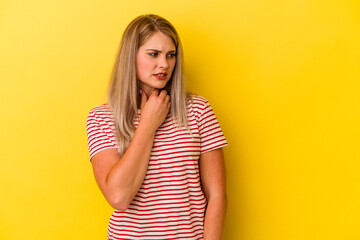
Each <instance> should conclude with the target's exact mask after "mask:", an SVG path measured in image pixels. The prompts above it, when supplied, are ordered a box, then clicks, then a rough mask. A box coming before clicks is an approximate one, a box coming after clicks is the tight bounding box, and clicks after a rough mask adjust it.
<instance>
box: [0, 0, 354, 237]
mask: <svg viewBox="0 0 360 240" xmlns="http://www.w3.org/2000/svg"><path fill="white" fill-rule="evenodd" d="M144 13H155V14H159V15H161V16H163V17H165V18H167V19H168V20H170V21H171V22H172V23H173V24H174V25H175V27H176V28H177V30H178V32H179V34H180V36H181V38H182V41H183V45H184V49H185V61H186V75H187V80H188V84H189V90H191V91H192V92H196V93H198V94H200V95H202V96H204V97H206V98H207V99H208V100H209V101H210V103H211V104H212V106H213V108H214V109H215V112H216V115H217V116H218V119H219V121H220V124H221V126H222V128H223V131H224V133H225V135H226V137H227V139H228V142H229V146H228V147H226V148H225V156H226V164H227V170H228V173H227V174H228V184H227V185H228V197H229V210H228V215H227V222H226V229H225V239H226V240H232V239H234V240H237V239H244V240H304V239H306V240H322V239H324V240H325V239H326V240H335V239H336V240H338V239H339V240H355V239H360V219H359V218H360V217H359V216H360V190H359V189H360V174H359V170H360V154H359V151H360V148H359V143H360V141H359V137H360V128H359V124H360V111H359V106H360V105H359V104H360V97H359V96H360V82H359V80H360V72H359V71H360V70H359V69H360V4H359V2H358V1H355V0H338V1H335V0H318V1H313V0H287V1H285V0H272V1H267V0H239V1H209V0H207V1H205V0H204V1H196V0H195V1H194V0H182V1H174V0H166V1H159V0H152V1H145V0H141V1H133V2H131V1H116V0H112V1H110V0H109V1H95V0H86V1H85V0H78V1H73V0H62V1H57V0H56V1H45V0H32V1H25V0H2V1H0V56H1V58H0V80H1V87H0V98H1V118H0V128H1V129H0V131H1V132H0V150H1V151H0V154H1V155H0V192H1V197H0V239H4V240H5V239H6V240H13V239H16V240H20V239H21V240H23V239H37V240H39V239H55V240H56V239H62V240H63V239H96V240H97V239H105V238H106V229H107V223H108V219H109V217H110V214H111V211H112V210H111V208H110V207H109V206H108V204H107V203H106V201H105V200H104V198H103V196H102V195H101V193H100V191H99V190H98V188H97V186H96V183H95V181H94V178H93V175H92V169H91V164H90V163H89V160H88V152H87V142H86V133H85V121H86V117H87V114H88V112H89V110H90V109H91V108H92V107H94V106H97V105H99V104H101V103H103V101H104V99H105V90H106V87H107V84H108V78H109V74H110V70H111V67H112V64H113V60H114V56H115V51H116V48H117V46H118V42H119V40H120V37H121V35H122V32H123V30H124V28H125V26H126V25H127V24H128V23H129V22H130V21H131V20H132V19H133V18H135V17H136V16H138V15H140V14H144Z"/></svg>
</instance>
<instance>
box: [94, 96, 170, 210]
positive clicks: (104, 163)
mask: <svg viewBox="0 0 360 240" xmlns="http://www.w3.org/2000/svg"><path fill="white" fill-rule="evenodd" d="M169 109H170V102H169V96H168V95H167V93H166V91H165V90H163V91H161V93H160V95H158V90H154V91H153V92H152V94H151V95H150V97H149V100H147V98H146V95H145V93H144V92H143V93H142V94H141V119H140V122H139V125H138V127H137V129H136V131H135V134H134V137H133V139H132V140H131V142H130V145H129V147H128V149H127V150H126V151H125V153H124V155H123V156H120V155H119V154H118V153H117V151H116V150H115V149H106V150H103V151H101V152H99V153H97V154H95V155H94V156H93V157H92V161H91V162H92V166H93V171H94V176H95V180H96V182H97V184H98V186H99V188H100V190H101V192H102V193H103V194H104V196H105V198H106V200H107V201H108V202H109V204H110V205H111V206H112V207H113V208H115V209H118V210H125V209H126V208H127V207H128V205H129V204H130V202H131V201H132V199H133V198H134V197H135V195H136V193H137V191H138V190H139V188H140V187H141V184H142V182H143V180H144V178H145V175H146V171H147V166H148V163H149V158H150V154H151V149H152V145H153V141H154V136H155V132H156V129H157V128H158V127H159V126H160V125H161V123H162V122H163V121H164V120H165V118H166V115H167V113H168V112H169Z"/></svg>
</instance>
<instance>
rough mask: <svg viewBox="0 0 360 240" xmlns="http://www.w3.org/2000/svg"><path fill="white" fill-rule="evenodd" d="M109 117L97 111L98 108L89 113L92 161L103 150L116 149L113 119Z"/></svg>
mask: <svg viewBox="0 0 360 240" xmlns="http://www.w3.org/2000/svg"><path fill="white" fill-rule="evenodd" d="M107 115H108V114H106V113H105V112H103V111H98V110H96V108H94V109H92V110H91V111H90V112H89V115H88V118H87V121H86V132H87V141H88V149H89V154H90V160H91V158H92V157H93V156H94V155H95V154H96V153H98V152H100V151H102V150H105V149H109V148H116V144H115V138H114V134H113V131H112V129H111V124H112V123H111V119H109V118H108V117H107Z"/></svg>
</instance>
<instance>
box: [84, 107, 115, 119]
mask: <svg viewBox="0 0 360 240" xmlns="http://www.w3.org/2000/svg"><path fill="white" fill-rule="evenodd" d="M88 118H97V119H102V118H112V110H111V107H110V105H109V104H101V105H99V106H96V107H94V108H92V109H91V110H90V112H89V115H88Z"/></svg>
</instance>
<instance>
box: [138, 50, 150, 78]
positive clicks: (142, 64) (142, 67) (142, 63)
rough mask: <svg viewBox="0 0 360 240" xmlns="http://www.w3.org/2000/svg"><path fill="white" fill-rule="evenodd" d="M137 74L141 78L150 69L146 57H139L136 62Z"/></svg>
mask: <svg viewBox="0 0 360 240" xmlns="http://www.w3.org/2000/svg"><path fill="white" fill-rule="evenodd" d="M136 65H137V66H136V72H137V75H138V77H141V76H143V75H145V74H146V72H147V71H148V70H149V69H150V63H149V61H148V60H147V59H146V57H144V56H141V55H140V56H138V57H137V62H136Z"/></svg>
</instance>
